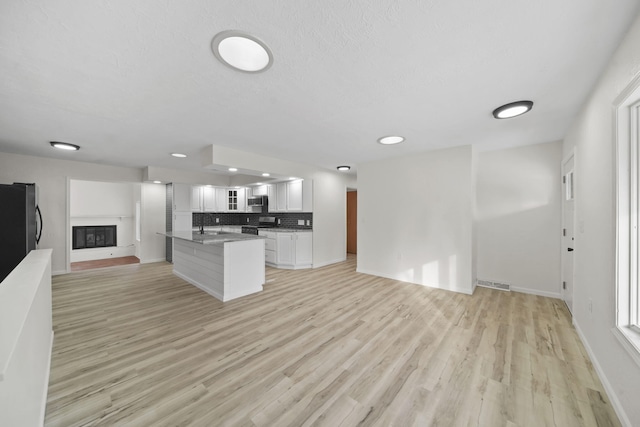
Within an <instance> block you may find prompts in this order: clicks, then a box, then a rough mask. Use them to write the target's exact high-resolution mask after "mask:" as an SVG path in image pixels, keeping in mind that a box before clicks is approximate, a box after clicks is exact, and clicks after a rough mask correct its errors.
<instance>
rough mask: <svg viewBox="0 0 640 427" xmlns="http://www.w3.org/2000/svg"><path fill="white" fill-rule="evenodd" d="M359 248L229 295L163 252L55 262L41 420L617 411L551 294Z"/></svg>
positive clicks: (551, 420) (291, 419)
mask: <svg viewBox="0 0 640 427" xmlns="http://www.w3.org/2000/svg"><path fill="white" fill-rule="evenodd" d="M355 263H356V260H355V257H354V256H349V257H348V259H347V261H346V262H343V263H339V264H335V265H331V266H327V267H323V268H318V269H313V270H277V269H273V268H267V284H266V285H265V286H264V291H263V292H261V293H259V294H255V295H250V296H247V297H244V298H239V299H237V300H234V301H230V302H227V303H222V302H220V301H218V300H216V299H215V298H212V297H211V296H209V295H207V294H205V293H204V292H202V291H200V290H199V289H197V288H195V287H193V286H191V285H189V284H188V283H186V282H184V281H183V280H181V279H179V278H177V277H176V276H174V275H173V274H172V266H171V265H170V264H168V263H157V264H144V265H140V264H133V265H125V266H119V267H110V268H106V269H98V270H91V271H81V272H76V273H72V274H68V275H62V276H56V277H54V278H53V320H54V331H55V341H54V348H53V354H52V364H51V375H50V383H49V395H48V402H47V413H46V419H45V425H47V426H74V425H114V424H117V425H121V424H123V425H125V424H126V425H131V426H148V425H159V426H180V425H185V426H186V425H202V426H210V425H221V426H256V425H265V426H266V425H269V426H270V425H279V426H280V425H283V426H284V425H292V426H294V425H295V426H300V425H314V426H332V427H333V426H356V425H363V426H365V425H376V426H390V425H392V426H407V425H416V426H425V425H446V426H449V425H461V426H468V425H469V426H470V425H474V426H475V425H492V426H493V425H504V426H539V425H550V426H553V425H555V426H571V425H585V426H591V425H594V426H595V425H611V426H618V425H620V423H619V421H618V419H617V418H616V415H615V413H614V411H613V408H612V407H611V404H610V402H609V400H608V398H607V397H606V394H605V393H604V389H603V387H602V384H601V383H600V381H599V379H598V377H597V375H596V373H595V371H594V369H593V366H592V364H591V362H590V360H589V359H588V356H587V353H586V351H585V350H584V347H583V346H582V344H581V342H580V340H579V338H578V336H577V334H576V331H575V330H574V328H573V326H572V325H571V318H570V315H569V314H568V312H567V310H566V308H565V307H564V305H563V303H562V301H560V300H554V299H550V298H543V297H539V296H533V295H525V294H518V293H513V292H502V291H497V290H492V289H486V288H478V289H477V290H476V292H475V294H474V295H473V296H468V295H462V294H456V293H453V292H448V291H442V290H437V289H430V288H425V287H422V286H418V285H413V284H407V283H402V282H398V281H395V280H390V279H385V278H380V277H374V276H369V275H365V274H360V273H356V272H355Z"/></svg>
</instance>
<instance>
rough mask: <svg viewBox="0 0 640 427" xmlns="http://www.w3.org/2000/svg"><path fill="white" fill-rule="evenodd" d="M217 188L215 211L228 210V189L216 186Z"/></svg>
mask: <svg viewBox="0 0 640 427" xmlns="http://www.w3.org/2000/svg"><path fill="white" fill-rule="evenodd" d="M215 190H216V209H215V212H226V211H227V189H226V188H218V187H216V188H215Z"/></svg>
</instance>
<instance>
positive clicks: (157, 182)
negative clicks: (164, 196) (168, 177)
mask: <svg viewBox="0 0 640 427" xmlns="http://www.w3.org/2000/svg"><path fill="white" fill-rule="evenodd" d="M153 183H154V184H162V181H153Z"/></svg>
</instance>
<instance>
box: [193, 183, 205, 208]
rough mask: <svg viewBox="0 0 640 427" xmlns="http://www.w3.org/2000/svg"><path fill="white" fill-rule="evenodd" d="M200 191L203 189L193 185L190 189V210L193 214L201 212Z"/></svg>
mask: <svg viewBox="0 0 640 427" xmlns="http://www.w3.org/2000/svg"><path fill="white" fill-rule="evenodd" d="M202 190H203V187H200V186H197V185H194V186H193V187H191V210H192V211H193V212H202V211H203V208H204V206H203V203H202Z"/></svg>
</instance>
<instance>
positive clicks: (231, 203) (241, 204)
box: [226, 188, 247, 212]
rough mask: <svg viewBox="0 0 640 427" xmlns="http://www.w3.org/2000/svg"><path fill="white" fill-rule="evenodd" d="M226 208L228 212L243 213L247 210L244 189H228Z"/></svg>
mask: <svg viewBox="0 0 640 427" xmlns="http://www.w3.org/2000/svg"><path fill="white" fill-rule="evenodd" d="M226 192H227V207H226V210H227V211H228V212H244V211H245V210H246V209H247V198H246V195H245V190H244V188H228V189H227V190H226Z"/></svg>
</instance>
